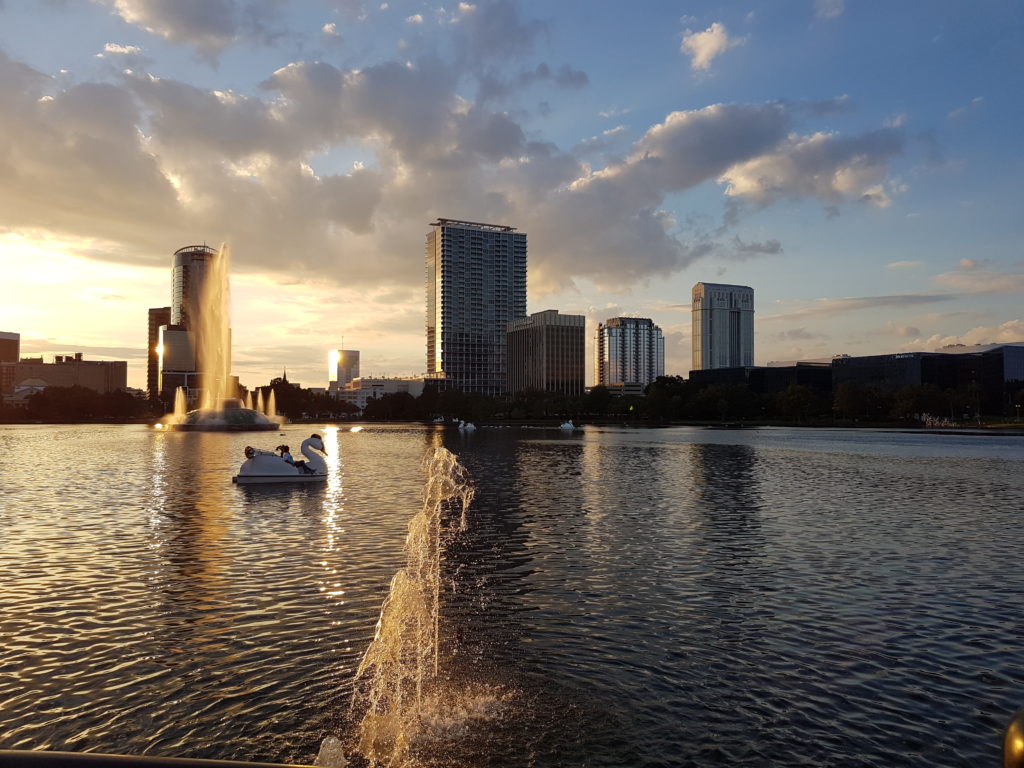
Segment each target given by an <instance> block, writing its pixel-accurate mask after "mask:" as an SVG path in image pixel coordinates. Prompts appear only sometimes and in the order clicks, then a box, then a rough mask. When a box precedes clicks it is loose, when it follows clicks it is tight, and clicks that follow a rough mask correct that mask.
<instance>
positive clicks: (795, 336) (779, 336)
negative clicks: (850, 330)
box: [772, 328, 830, 341]
mask: <svg viewBox="0 0 1024 768" xmlns="http://www.w3.org/2000/svg"><path fill="white" fill-rule="evenodd" d="M772 338H774V339H775V340H776V341H816V340H818V339H825V340H827V339H829V338H830V337H829V336H828V335H826V334H824V333H813V332H811V331H808V330H807V329H806V328H790V329H789V330H788V331H779V332H778V333H775V334H772Z"/></svg>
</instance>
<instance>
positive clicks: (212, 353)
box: [165, 245, 280, 431]
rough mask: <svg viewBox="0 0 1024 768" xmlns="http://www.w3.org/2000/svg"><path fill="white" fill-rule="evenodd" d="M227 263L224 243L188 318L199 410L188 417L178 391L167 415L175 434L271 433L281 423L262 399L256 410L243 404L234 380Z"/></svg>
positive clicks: (208, 267)
mask: <svg viewBox="0 0 1024 768" xmlns="http://www.w3.org/2000/svg"><path fill="white" fill-rule="evenodd" d="M229 264H230V258H229V253H228V248H227V246H226V245H222V246H221V247H220V250H219V251H218V252H217V253H216V254H213V256H212V258H210V260H209V261H208V262H207V263H206V272H205V276H204V279H203V282H202V288H201V291H200V294H199V297H198V299H199V300H198V304H197V308H198V311H196V312H194V313H192V315H191V316H190V317H189V321H190V323H191V327H190V328H189V330H190V331H191V332H192V337H193V340H194V344H195V349H196V360H195V362H196V368H197V369H198V371H199V373H200V378H201V380H202V390H201V394H200V398H199V408H198V409H196V410H194V411H189V412H187V413H186V412H185V396H184V392H183V391H182V390H181V389H179V390H178V392H177V394H176V395H175V407H174V413H172V414H169V415H168V416H167V417H165V422H166V423H167V426H168V427H170V428H171V429H173V430H180V431H242V430H271V429H277V428H278V426H279V425H280V419H279V418H278V417H277V416H276V415H275V414H272V413H270V412H268V413H266V414H264V412H263V410H264V409H263V404H262V403H261V402H259V400H257V406H256V408H255V409H253V408H252V406H251V404H247V403H245V402H243V401H242V400H239V399H238V397H237V394H238V393H237V392H236V391H235V386H234V384H233V382H232V381H231V328H230V326H229V319H230V315H231V293H230V288H229V280H228V277H229ZM179 398H180V401H181V402H180V407H179Z"/></svg>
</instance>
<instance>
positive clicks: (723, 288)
mask: <svg viewBox="0 0 1024 768" xmlns="http://www.w3.org/2000/svg"><path fill="white" fill-rule="evenodd" d="M692 307H693V309H692V315H691V316H692V341H693V343H692V361H691V365H692V370H695V371H702V370H709V369H713V368H746V367H751V366H753V365H754V289H753V288H750V287H749V286H746V285H724V284H722V283H697V284H696V285H695V286H693V305H692Z"/></svg>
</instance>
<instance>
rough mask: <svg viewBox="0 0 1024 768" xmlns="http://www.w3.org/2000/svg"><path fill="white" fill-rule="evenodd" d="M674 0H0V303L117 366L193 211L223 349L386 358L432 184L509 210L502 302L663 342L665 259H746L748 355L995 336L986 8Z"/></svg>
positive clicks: (1016, 266) (401, 350) (677, 354)
mask: <svg viewBox="0 0 1024 768" xmlns="http://www.w3.org/2000/svg"><path fill="white" fill-rule="evenodd" d="M214 5H216V6H217V7H218V8H221V9H222V10H224V9H226V10H224V13H223V14H222V15H220V16H217V15H216V14H215V13H214V12H213V10H210V9H212V8H213V7H214ZM685 12H686V14H687V15H686V16H683V15H681V14H682V13H683V11H682V10H680V9H679V7H678V6H677V5H675V4H670V3H667V2H663V3H662V2H652V3H650V4H647V5H645V6H644V7H643V8H642V9H641V10H639V11H637V10H635V9H631V10H627V9H622V8H619V7H618V6H615V5H611V4H607V5H604V4H598V5H596V6H595V5H591V4H584V3H580V2H568V3H564V4H559V6H558V7H557V8H551V7H550V6H549V5H548V4H544V3H540V2H511V1H506V2H490V3H484V2H480V3H475V4H474V3H458V4H455V5H453V6H451V7H448V8H443V9H441V10H439V9H438V8H437V7H434V6H427V5H425V4H423V3H396V2H388V3H359V2H356V1H355V0H353V1H352V2H345V3H337V2H334V3H332V2H326V1H325V2H322V3H318V2H311V3H306V4H301V5H300V4H278V5H275V4H261V3H252V2H247V1H246V0H236V1H234V2H225V3H223V4H211V5H210V6H209V8H208V9H207V10H206V11H199V12H196V13H195V14H192V15H188V14H185V13H184V11H183V10H182V6H180V5H175V4H174V3H162V2H141V0H131V1H127V0H126V1H124V2H118V3H116V4H115V3H113V2H95V3H73V2H72V3H61V4H44V5H39V4H36V3H29V2H27V1H26V0H8V1H7V2H6V3H4V4H3V5H2V7H0V19H2V20H3V24H0V81H2V82H3V83H4V86H3V87H2V88H0V106H2V107H3V109H2V110H0V115H2V117H0V120H2V121H3V126H2V127H3V130H2V133H3V135H5V142H6V143H7V147H8V150H9V152H8V154H7V155H6V157H8V158H9V161H7V162H8V166H7V170H8V171H9V172H8V173H5V174H4V176H3V180H0V202H2V204H0V261H2V263H3V267H4V278H5V279H4V284H3V286H2V287H0V328H4V329H6V330H10V331H15V332H19V333H21V343H22V354H23V355H25V356H38V355H47V356H49V355H55V354H67V353H73V352H78V351H81V352H84V353H85V355H86V356H87V357H88V358H89V359H92V360H96V359H127V360H128V362H129V366H128V370H129V385H130V386H135V387H139V388H145V386H146V342H147V339H146V330H145V329H146V314H147V312H148V310H149V309H150V308H153V307H163V306H166V304H167V296H168V288H169V287H170V283H171V270H170V267H169V264H168V254H169V253H171V252H173V250H174V249H175V248H177V247H179V246H181V245H182V244H184V243H190V242H204V241H205V242H207V243H209V244H211V245H214V246H217V245H219V244H220V242H222V241H223V242H227V243H228V244H229V245H230V247H231V249H232V258H233V266H234V273H233V274H232V289H233V290H232V294H233V296H232V298H233V302H234V306H233V315H232V318H231V325H232V327H233V329H234V331H233V340H234V360H235V367H234V373H236V374H237V375H239V376H240V378H241V380H242V381H243V383H245V384H247V385H249V386H252V385H254V384H258V383H262V382H265V381H267V380H269V379H270V378H271V377H273V376H276V375H279V372H280V370H281V369H282V367H287V369H288V371H289V376H290V377H292V376H294V378H295V379H296V380H297V381H301V382H302V383H303V384H304V385H306V386H323V385H325V384H326V376H325V373H324V368H325V366H324V364H323V363H324V355H325V354H326V352H327V350H329V349H331V348H338V347H339V346H340V344H341V340H342V337H344V339H345V344H346V346H349V347H351V348H354V349H359V350H362V355H363V357H362V368H363V369H364V370H365V371H367V372H368V373H373V374H378V375H380V374H385V375H412V374H419V373H423V372H424V371H423V357H424V332H423V328H424V318H423V314H424V313H423V297H422V236H423V228H424V224H425V223H426V222H430V221H433V220H435V219H436V218H437V217H438V216H458V217H462V218H465V219H469V220H474V221H499V222H502V223H507V224H509V225H511V226H515V227H517V228H518V229H520V230H521V231H523V232H527V233H529V236H530V279H529V283H528V306H527V312H529V313H532V312H536V311H538V310H542V309H547V308H557V309H558V310H559V311H560V312H563V313H568V314H581V315H585V316H586V318H587V331H586V338H587V339H588V340H589V339H592V338H593V333H594V329H595V328H596V323H597V322H600V321H603V320H605V319H608V318H610V317H616V316H637V317H650V318H652V319H653V320H654V322H655V323H656V324H658V325H659V326H660V327H662V328H663V329H664V331H665V348H666V350H665V351H666V364H665V368H666V373H669V374H681V375H685V374H686V373H687V371H688V370H689V369H690V363H689V361H690V357H691V349H690V332H691V328H690V302H689V295H690V287H691V286H692V285H693V283H694V282H698V281H709V282H721V283H740V284H744V285H750V286H752V287H754V288H755V290H756V292H757V296H758V314H757V323H756V327H755V336H756V345H755V350H756V359H755V363H756V364H765V363H767V362H769V361H772V360H792V359H799V358H821V357H830V356H831V355H833V354H840V353H846V354H850V355H867V354H879V353H887V352H895V351H904V350H906V351H912V350H931V349H934V348H936V347H938V346H941V345H942V344H944V343H951V342H963V343H974V342H999V341H1019V340H1021V339H1024V316H1022V313H1021V310H1020V309H1019V296H1020V293H1021V291H1022V290H1024V257H1022V255H1021V253H1020V245H1019V242H1020V235H1021V227H1022V225H1021V223H1020V221H1019V216H1018V215H1017V213H1016V207H1017V205H1018V203H1017V202H1016V201H1018V200H1019V197H1020V191H1021V189H1020V186H1021V182H1020V178H1021V173H1020V172H1021V170H1022V169H1021V163H1022V160H1021V157H1020V150H1019V147H1018V146H1017V140H1016V133H1017V130H1016V126H1017V125H1019V119H1020V113H1021V98H1020V95H1019V94H1020V85H1021V82H1020V81H1021V78H1022V74H1021V73H1022V72H1024V66H1022V63H1024V62H1022V57H1024V53H1022V51H1024V45H1021V40H1022V34H1021V18H1020V14H1019V12H1018V11H1016V10H1015V9H1014V8H1013V7H1012V6H1010V5H1007V4H986V5H985V6H981V7H978V8H975V9H973V10H972V12H971V14H970V15H965V14H964V13H963V12H962V7H961V6H960V5H959V4H956V3H953V2H939V3H935V4H931V5H930V6H929V14H928V15H927V17H924V16H922V15H921V14H920V13H918V12H915V9H913V8H887V9H885V10H884V12H883V11H882V10H881V9H880V8H867V7H862V6H861V5H858V4H853V3H846V4H844V3H843V2H841V0H830V1H829V2H825V1H824V0H818V1H817V2H813V1H812V0H808V1H807V2H802V3H794V4H788V5H786V6H785V7H784V8H773V9H762V8H753V7H752V6H745V5H741V4H736V3H728V4H725V5H712V4H703V3H693V4H690V5H688V6H687V7H686V8H685ZM610 52H614V53H615V55H609V53H610ZM592 360H593V349H592V344H590V343H588V344H587V365H586V371H587V378H588V383H591V379H592V373H591V372H592V370H593V365H592Z"/></svg>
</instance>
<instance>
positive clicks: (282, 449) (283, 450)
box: [274, 445, 295, 467]
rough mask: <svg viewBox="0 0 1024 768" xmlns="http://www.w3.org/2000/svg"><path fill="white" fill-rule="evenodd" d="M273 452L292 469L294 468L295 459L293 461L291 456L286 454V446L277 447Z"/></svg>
mask: <svg viewBox="0 0 1024 768" xmlns="http://www.w3.org/2000/svg"><path fill="white" fill-rule="evenodd" d="M274 450H275V451H277V452H278V453H280V454H281V458H282V459H284V460H285V461H287V462H288V463H289V464H291V465H292V466H293V467H294V466H295V459H293V458H292V455H291V454H290V453H289V452H288V446H287V445H279V446H277V448H275V449H274Z"/></svg>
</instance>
